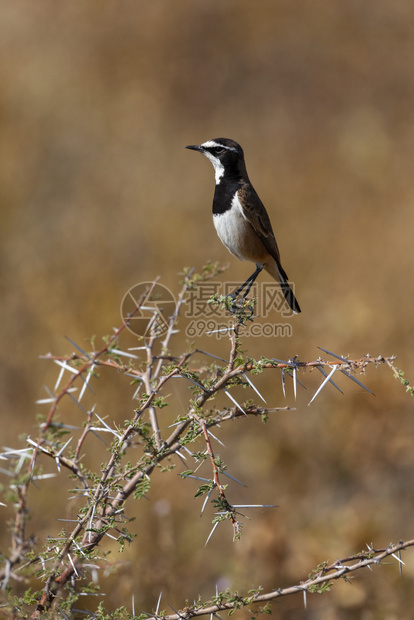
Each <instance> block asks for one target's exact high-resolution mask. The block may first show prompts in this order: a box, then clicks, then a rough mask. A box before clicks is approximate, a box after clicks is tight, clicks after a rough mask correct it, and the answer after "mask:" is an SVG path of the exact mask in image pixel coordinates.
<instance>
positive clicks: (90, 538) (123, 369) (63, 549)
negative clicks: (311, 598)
mask: <svg viewBox="0 0 414 620" xmlns="http://www.w3.org/2000/svg"><path fill="white" fill-rule="evenodd" d="M209 277H211V276H210V275H208V274H204V278H205V279H208V278H209ZM193 285H194V279H192V274H191V273H188V274H186V276H185V279H184V283H183V286H182V289H181V292H180V294H179V296H178V301H177V304H176V308H175V311H174V313H173V315H172V316H171V317H170V318H169V322H168V329H167V331H166V334H165V336H164V338H163V340H162V342H161V347H160V348H161V353H159V354H157V353H156V348H159V346H157V347H156V345H157V344H158V343H157V333H156V331H155V330H154V331H153V332H152V333H151V334H150V337H149V338H148V339H147V340H146V341H145V344H144V346H143V347H142V348H143V349H144V350H145V359H144V360H142V359H140V358H137V356H136V355H134V354H131V353H128V352H125V351H122V350H121V349H120V348H119V337H120V335H121V333H122V332H123V331H124V330H125V329H126V328H127V327H128V325H129V322H130V320H131V318H132V317H133V316H134V314H135V313H136V312H138V311H139V310H140V308H141V306H142V305H143V304H144V302H145V300H146V299H147V298H148V296H149V295H150V294H151V291H152V288H153V286H155V282H154V283H153V285H152V286H150V287H149V288H148V290H147V291H146V293H145V294H144V295H143V296H142V298H141V299H140V300H139V301H138V303H137V305H136V307H135V309H134V310H133V312H132V313H131V314H130V315H129V316H128V317H127V318H126V320H125V321H124V322H123V324H122V325H121V326H120V327H119V328H118V329H117V330H116V331H115V332H114V334H113V335H112V336H111V337H110V338H109V339H108V340H107V342H106V343H105V345H104V346H103V347H102V348H101V349H99V350H98V351H94V352H92V353H88V352H85V351H84V350H83V349H81V348H80V347H79V346H78V345H75V347H76V349H77V352H76V353H73V354H71V355H69V356H57V355H51V354H48V355H46V356H45V359H47V360H51V361H54V362H55V363H56V364H58V365H59V366H60V368H61V375H60V377H59V381H60V379H61V378H62V376H63V375H64V373H65V372H68V373H69V374H70V378H69V380H68V381H67V383H66V385H64V387H63V388H61V389H60V391H57V389H58V384H57V385H56V388H55V391H56V392H57V393H56V395H51V398H50V399H48V402H50V405H51V406H50V409H49V413H48V416H47V419H46V421H45V423H44V424H43V425H42V427H41V435H40V436H39V438H38V440H37V441H36V442H34V441H32V440H30V439H29V440H28V443H29V448H28V450H27V453H26V457H27V458H29V459H30V465H29V469H28V472H27V475H26V476H25V478H24V479H23V480H22V481H21V482H19V484H18V485H17V487H16V488H17V493H18V507H17V510H16V517H15V523H14V527H13V530H12V547H11V552H10V554H9V556H8V558H7V559H6V560H5V569H4V570H3V571H2V572H0V579H1V580H2V582H3V588H5V587H6V586H7V584H8V582H9V581H10V580H18V579H20V577H19V576H18V575H17V572H16V567H17V566H18V565H22V564H23V562H24V560H25V557H26V554H27V552H28V551H29V550H30V549H31V548H32V546H33V541H31V540H27V539H26V537H25V523H26V518H27V513H28V508H27V496H28V492H29V488H30V486H31V484H32V483H33V482H34V481H35V480H36V464H37V461H38V459H39V456H40V455H41V454H42V455H44V456H45V457H50V458H53V459H54V460H55V461H56V464H57V466H58V469H59V470H60V468H61V466H62V467H63V468H64V469H67V470H69V471H70V472H71V474H73V475H74V476H76V478H77V480H78V482H79V484H80V489H79V491H78V492H79V493H80V494H81V495H82V496H84V497H85V499H86V506H85V510H84V511H83V512H82V514H79V516H78V519H77V521H76V525H75V527H74V528H73V530H72V532H71V533H70V534H69V535H68V536H67V538H66V541H64V542H63V543H62V544H61V546H60V547H56V552H55V555H54V556H53V555H51V556H50V557H49V558H48V560H49V559H50V560H53V561H52V567H51V568H50V569H49V571H48V579H47V581H46V583H45V587H44V590H43V594H42V595H41V597H40V599H39V601H38V604H37V606H36V609H35V611H33V613H32V615H31V616H30V617H31V618H40V617H41V616H42V615H43V613H44V612H45V611H46V610H48V609H49V608H50V607H51V605H52V603H53V602H54V600H55V599H57V598H59V592H62V591H63V589H64V587H65V585H66V584H67V583H68V581H69V580H72V579H73V578H78V577H79V575H80V573H81V567H82V565H83V563H84V560H85V558H86V557H88V558H89V557H90V554H91V552H92V551H94V550H96V548H97V546H98V545H99V543H100V542H101V541H102V539H103V538H104V537H105V536H107V535H108V536H110V534H109V531H111V530H112V531H114V532H116V533H117V534H118V540H120V541H121V540H122V539H125V540H130V538H129V535H128V534H127V533H126V532H125V530H124V529H123V528H121V529H120V525H122V524H124V523H125V522H127V519H126V517H125V516H124V508H125V503H126V501H127V500H128V498H130V497H131V496H132V495H136V494H137V492H138V491H139V489H140V488H141V487H143V488H144V487H145V482H146V481H147V480H149V479H150V476H151V474H152V473H153V471H154V469H155V468H156V467H157V466H159V465H160V464H161V463H162V462H163V461H165V460H166V459H170V458H171V457H174V456H177V457H179V458H180V459H182V458H183V457H182V454H181V453H182V451H183V450H186V451H188V452H190V451H189V450H188V448H187V444H188V443H191V442H193V441H195V440H196V439H197V438H199V437H203V438H204V441H205V444H206V457H207V458H208V459H209V460H210V463H211V468H212V481H211V485H210V487H209V488H210V491H209V495H208V497H210V494H211V492H212V491H213V489H216V490H217V492H218V499H217V500H214V501H215V502H216V505H217V506H219V507H220V509H221V511H222V512H220V513H218V514H220V515H222V516H223V514H224V516H225V517H227V518H228V519H230V521H231V523H232V525H233V531H234V538H237V537H238V536H239V535H240V527H241V526H240V524H239V523H238V521H237V519H236V514H237V511H236V509H235V507H233V506H232V505H231V503H230V502H229V501H228V499H227V497H226V494H225V488H226V485H223V484H222V482H221V481H220V475H221V473H222V471H223V470H222V465H221V463H220V462H219V460H218V459H217V458H216V456H215V455H214V451H213V448H212V444H211V438H210V432H209V429H211V428H213V427H214V426H217V425H219V424H220V423H223V422H225V421H227V420H230V419H235V418H241V417H245V416H249V415H254V416H258V415H259V416H262V417H265V416H267V415H269V413H271V412H274V411H281V410H289V407H284V408H279V407H277V408H268V407H258V406H256V405H252V404H247V405H246V404H244V405H243V404H240V403H238V402H237V401H236V399H235V398H234V397H233V396H232V394H231V393H230V390H231V389H232V388H233V387H235V386H237V385H245V386H247V387H250V388H252V389H253V390H254V391H255V392H256V393H257V394H258V395H259V396H260V397H261V395H260V393H259V392H258V390H257V388H256V387H255V386H254V384H253V382H252V380H251V379H250V378H249V375H250V376H253V375H254V373H257V372H262V371H265V370H279V371H281V372H282V379H283V386H284V375H285V373H286V374H289V375H290V376H291V377H292V380H293V384H294V390H295V393H296V385H297V383H299V380H298V378H297V373H298V371H300V370H305V369H307V368H310V369H312V368H318V370H320V372H321V373H322V374H323V375H324V380H323V382H322V384H321V386H320V387H319V389H318V390H317V392H316V393H315V395H314V397H313V398H312V400H313V399H314V398H315V397H316V396H317V395H318V394H319V393H320V391H321V390H322V389H323V387H324V386H325V385H326V384H327V383H328V382H330V383H331V384H333V385H334V386H335V387H337V386H336V384H335V383H334V382H333V380H332V376H333V375H334V373H335V372H338V371H339V372H341V373H343V374H344V375H345V376H347V377H348V378H349V379H351V380H352V381H355V382H356V383H358V384H359V385H360V386H361V387H363V388H364V389H368V388H365V386H364V385H363V384H362V383H361V382H360V381H359V380H357V379H356V378H355V376H354V374H355V372H356V371H359V372H364V370H365V368H366V367H367V366H368V365H369V364H374V365H379V364H383V363H386V364H388V365H390V366H391V367H392V368H393V370H394V372H396V371H395V368H394V366H393V361H394V357H388V358H384V357H382V356H378V357H371V356H366V357H363V358H361V359H358V360H349V359H347V358H344V357H342V356H338V355H336V354H335V353H331V352H329V351H327V350H325V349H324V350H323V351H324V352H325V353H327V354H328V355H329V356H330V357H331V358H333V359H330V360H325V359H322V358H318V359H317V360H314V361H306V362H301V361H299V360H298V359H297V358H293V359H289V360H288V361H283V360H276V359H265V358H262V359H260V360H252V359H249V358H245V357H244V356H243V355H242V354H241V353H240V338H241V336H242V334H243V327H244V323H245V322H246V317H245V316H244V315H243V314H242V313H240V314H239V315H237V314H236V315H235V316H234V318H233V323H232V326H231V328H230V329H229V337H230V354H229V359H228V361H223V364H221V365H220V364H216V365H215V366H214V368H213V370H211V368H209V367H208V366H205V365H201V366H200V364H199V362H198V364H197V365H194V363H195V362H196V361H198V360H199V358H200V357H205V356H206V355H207V356H210V354H209V353H206V352H204V351H201V350H199V349H195V350H193V351H190V352H187V353H184V354H183V355H181V356H174V355H172V354H170V353H169V348H170V341H171V337H172V335H173V334H174V332H175V328H176V323H177V318H178V316H179V313H180V309H181V307H182V305H183V304H184V303H185V299H186V293H187V291H188V290H189V289H190V288H191V287H192V286H193ZM158 342H159V340H158ZM73 344H74V343H73ZM125 357H126V358H127V359H128V363H124V362H122V361H121V360H122V359H124V358H125ZM211 357H213V358H215V357H216V356H214V355H211ZM136 358H137V359H138V361H139V363H140V364H139V366H138V367H135V365H134V362H135V359H136ZM190 362H191V364H193V366H192V367H190ZM166 364H168V365H167V366H166ZM99 367H107V368H110V369H114V370H116V371H118V372H120V373H122V374H124V375H127V376H129V377H132V378H133V379H135V380H136V381H137V382H138V383H139V386H143V387H144V389H145V394H143V395H142V396H141V399H140V405H139V407H138V408H137V409H136V410H135V413H134V417H133V419H132V420H130V422H129V423H128V424H127V425H126V427H125V428H124V429H123V431H119V430H114V429H112V428H111V427H110V426H109V425H108V424H107V423H106V422H104V421H103V420H101V418H99V416H98V415H97V413H96V412H95V411H94V409H92V410H90V411H85V409H84V408H83V406H82V405H81V402H80V401H81V399H82V396H83V394H84V393H85V391H86V389H88V388H89V383H90V380H91V378H92V376H93V375H94V372H95V370H96V369H97V368H99ZM326 369H328V370H329V373H328V372H327V371H326ZM173 378H181V379H184V380H186V381H187V382H188V383H189V385H190V387H191V388H192V389H193V390H194V399H193V400H192V401H190V406H189V408H188V410H187V412H186V413H185V414H183V415H182V416H181V417H179V419H178V421H177V422H176V423H175V425H174V426H173V430H172V431H171V432H169V435H167V436H164V435H165V431H163V430H162V429H161V427H160V424H159V420H158V415H159V414H158V409H159V408H161V407H162V406H163V400H162V399H163V389H164V387H165V385H166V384H167V383H168V382H169V381H170V380H171V379H173ZM58 383H59V382H58ZM79 383H80V384H81V389H80V393H79V396H78V398H77V399H76V398H75V396H74V395H73V391H74V389H75V384H79ZM338 389H339V388H338ZM368 391H369V390H368ZM218 392H223V393H224V394H225V395H226V396H227V397H228V398H229V400H230V401H231V402H232V406H231V407H228V408H225V409H223V410H217V409H215V410H213V411H208V412H207V411H206V410H205V409H204V407H205V405H206V403H208V401H209V400H211V399H212V398H214V396H215V395H216V394H217V393H218ZM138 393H139V388H138V390H137V394H138ZM66 396H68V397H70V398H71V399H72V400H73V401H74V402H75V404H76V405H77V406H78V407H79V408H80V410H81V411H82V412H83V413H84V414H86V417H87V419H86V424H85V426H84V429H83V432H82V433H81V435H80V437H79V439H78V441H77V445H76V449H75V450H74V452H73V454H72V455H71V456H68V455H66V454H63V452H64V451H65V449H66V447H67V445H68V443H69V442H67V443H66V444H65V445H64V446H62V445H61V443H60V440H59V436H54V435H53V434H52V435H50V433H51V432H52V433H53V431H55V430H58V429H59V428H67V429H70V428H71V427H68V426H65V425H64V424H63V425H62V424H59V423H57V422H56V421H55V416H56V413H57V411H58V407H59V404H60V403H61V401H62V400H63V398H64V397H66ZM261 398H262V397H261ZM311 402H312V401H311ZM146 413H147V414H148V419H149V423H150V426H151V433H150V434H149V433H148V432H147V431H146V427H145V424H143V420H144V416H145V414H146ZM97 420H99V421H100V423H101V424H102V425H103V427H100V428H99V427H97ZM100 432H109V433H111V434H112V436H113V438H114V444H113V449H112V453H111V455H110V457H109V459H108V462H107V463H106V465H105V466H104V467H103V468H102V470H101V471H100V472H99V479H98V478H97V476H96V475H92V474H91V475H89V474H88V473H85V471H84V468H83V467H82V466H81V463H80V461H81V458H82V447H83V444H84V441H85V439H86V437H87V436H88V434H90V433H94V434H95V435H97V436H99V433H100ZM137 435H138V436H139V437H140V439H141V442H142V444H143V446H144V449H143V451H142V455H141V456H140V457H139V459H138V461H137V463H136V464H135V465H133V466H131V465H128V466H127V467H124V468H123V467H122V466H121V462H122V458H123V457H124V455H126V453H127V451H128V448H129V447H130V445H131V442H132V440H133V438H134V437H136V436H137ZM16 454H17V452H16V453H13V452H10V453H7V454H6V455H3V456H6V458H16ZM190 454H191V455H192V453H191V452H190ZM192 456H194V455H192ZM193 477H195V476H193ZM141 494H142V493H139V496H140V495H141ZM217 524H218V521H217V522H216V525H217ZM213 531H214V530H213ZM210 536H211V535H210ZM401 544H403V545H405V546H402V547H399V548H398V549H397V550H399V549H403V548H406V547H408V546H411V544H412V542H411V541H409V542H408V543H401ZM372 553H373V556H372V557H365V556H364V557H363V558H361V559H360V560H359V563H356V564H352V565H350V566H349V565H347V566H346V567H343V566H342V565H340V563H337V564H335V565H332V566H331V567H325V568H324V571H323V573H321V574H319V575H318V576H316V577H313V578H312V579H311V580H308V581H306V582H304V583H303V584H301V586H300V587H299V586H294V587H292V588H286V589H284V590H278V591H276V592H272V593H269V594H267V595H265V594H258V595H257V596H255V597H254V600H252V601H251V602H260V601H267V600H271V599H272V598H276V597H277V596H282V595H286V594H291V593H293V592H297V591H298V588H299V589H301V590H302V591H311V590H310V588H311V587H313V586H316V585H317V584H318V583H324V582H326V581H328V580H333V579H337V578H339V577H342V576H344V574H345V573H348V572H352V571H354V570H357V569H358V568H362V567H364V566H368V565H369V564H370V563H374V562H379V561H381V559H382V558H383V557H386V555H387V554H388V549H387V550H382V551H381V550H380V551H375V552H374V551H372ZM381 553H382V554H383V555H381ZM390 553H391V552H390ZM384 554H385V555H384ZM352 559H354V558H352ZM348 561H349V559H348V560H345V561H343V563H344V562H348ZM38 562H43V563H44V558H43V557H40V556H39V557H36V558H34V559H32V560H31V563H38ZM19 568H21V566H20V567H19ZM318 580H319V581H318ZM231 605H233V607H234V606H236V603H229V602H226V603H225V602H222V601H221V602H220V603H217V604H215V605H213V606H210V607H204V606H203V607H202V608H201V607H200V608H194V609H191V610H187V611H186V612H185V613H183V614H182V615H179V614H177V615H171V616H167V617H168V618H169V620H175V618H178V617H192V616H196V615H203V614H207V613H215V612H216V611H219V610H220V609H232V608H233V607H232V606H231Z"/></svg>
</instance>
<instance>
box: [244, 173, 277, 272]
mask: <svg viewBox="0 0 414 620" xmlns="http://www.w3.org/2000/svg"><path fill="white" fill-rule="evenodd" d="M238 196H239V200H240V204H241V206H242V209H243V215H244V217H245V218H246V220H247V221H248V222H249V223H250V224H251V226H252V227H253V229H254V231H255V232H256V234H257V236H258V237H259V238H260V240H261V241H262V242H263V245H264V246H265V248H266V250H267V251H268V252H269V254H270V255H271V256H273V258H274V259H275V261H276V262H277V265H278V267H279V268H280V270H281V271H282V273H283V274H284V271H283V269H282V266H281V264H280V253H279V248H278V247H277V243H276V239H275V235H274V233H273V229H272V224H271V223H270V219H269V216H268V214H267V211H266V208H265V206H264V204H263V203H262V201H261V200H260V198H259V196H258V195H257V193H256V191H255V190H254V189H253V187H252V186H251V185H247V184H246V185H243V186H242V187H241V188H240V189H239V192H238Z"/></svg>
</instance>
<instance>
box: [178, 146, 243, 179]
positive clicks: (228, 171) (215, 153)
mask: <svg viewBox="0 0 414 620" xmlns="http://www.w3.org/2000/svg"><path fill="white" fill-rule="evenodd" d="M186 148H187V149H192V150H193V151H199V152H200V153H202V154H203V155H205V156H206V157H207V158H208V159H209V160H210V161H211V163H212V164H213V166H214V171H215V175H216V183H217V184H219V183H220V181H221V179H222V177H223V175H224V176H227V177H233V178H237V179H242V178H244V179H246V180H247V172H246V166H245V163H244V153H243V149H242V147H241V146H240V144H238V143H237V142H235V141H234V140H230V139H229V138H215V139H214V140H207V142H204V143H203V144H199V145H194V146H186Z"/></svg>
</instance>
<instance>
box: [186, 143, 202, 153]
mask: <svg viewBox="0 0 414 620" xmlns="http://www.w3.org/2000/svg"><path fill="white" fill-rule="evenodd" d="M185 148H186V149H191V150H192V151H199V152H200V153H202V152H203V148H202V146H201V145H197V144H192V145H190V146H186V147H185Z"/></svg>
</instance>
